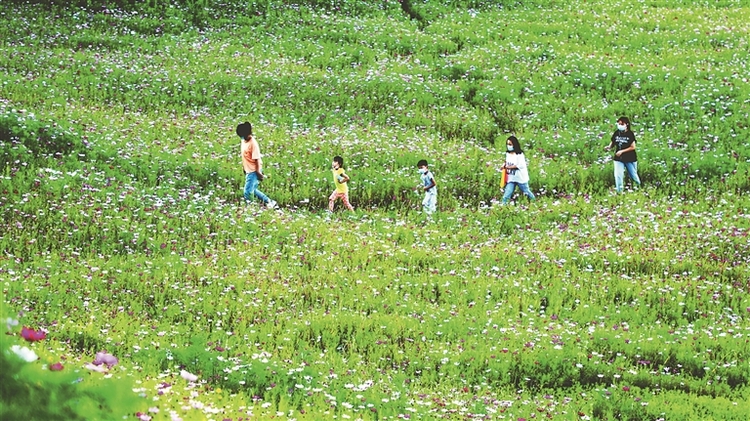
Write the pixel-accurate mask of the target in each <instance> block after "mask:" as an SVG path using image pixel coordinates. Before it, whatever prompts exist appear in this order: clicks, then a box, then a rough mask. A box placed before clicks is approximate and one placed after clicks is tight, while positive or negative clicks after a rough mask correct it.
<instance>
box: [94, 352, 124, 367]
mask: <svg viewBox="0 0 750 421" xmlns="http://www.w3.org/2000/svg"><path fill="white" fill-rule="evenodd" d="M119 362H120V361H119V360H118V359H117V357H115V356H114V355H112V354H107V353H106V352H97V353H96V358H94V365H102V364H105V365H106V366H107V367H112V366H113V365H117V363H119Z"/></svg>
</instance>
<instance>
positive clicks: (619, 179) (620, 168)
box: [615, 161, 625, 193]
mask: <svg viewBox="0 0 750 421" xmlns="http://www.w3.org/2000/svg"><path fill="white" fill-rule="evenodd" d="M624 178H625V164H623V163H622V162H620V161H615V190H617V192H618V193H619V192H621V191H622V184H623V181H624Z"/></svg>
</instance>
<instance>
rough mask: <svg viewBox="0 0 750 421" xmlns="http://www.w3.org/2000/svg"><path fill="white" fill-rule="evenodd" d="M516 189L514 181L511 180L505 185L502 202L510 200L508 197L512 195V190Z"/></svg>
mask: <svg viewBox="0 0 750 421" xmlns="http://www.w3.org/2000/svg"><path fill="white" fill-rule="evenodd" d="M515 190H516V183H515V182H513V181H511V182H510V183H508V184H506V185H505V193H504V194H503V203H508V202H510V198H511V197H513V192H514V191H515Z"/></svg>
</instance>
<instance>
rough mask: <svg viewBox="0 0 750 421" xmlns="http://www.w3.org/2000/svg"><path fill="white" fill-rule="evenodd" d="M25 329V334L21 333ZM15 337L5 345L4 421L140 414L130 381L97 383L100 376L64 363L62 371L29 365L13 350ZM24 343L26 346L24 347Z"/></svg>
mask: <svg viewBox="0 0 750 421" xmlns="http://www.w3.org/2000/svg"><path fill="white" fill-rule="evenodd" d="M19 330H20V329H19ZM15 339H16V338H15V337H11V336H9V335H7V334H6V335H5V336H4V338H3V341H2V345H1V346H0V348H2V349H0V366H2V367H3V370H2V372H1V373H0V418H2V419H8V420H11V419H30V420H40V419H45V420H90V419H101V420H116V419H122V418H123V416H128V415H130V414H134V413H135V412H136V409H137V408H138V407H139V406H141V405H143V402H142V399H141V398H140V397H138V395H137V394H135V393H134V392H133V390H132V389H133V382H132V380H131V379H127V378H122V377H118V378H108V379H102V378H96V377H101V374H99V373H90V372H87V371H82V370H81V369H80V368H77V367H75V362H71V363H68V362H66V361H63V363H64V364H65V365H64V366H60V371H52V370H51V369H50V367H51V366H52V364H43V363H42V362H40V361H39V360H37V361H33V362H26V361H24V360H22V359H21V358H19V357H18V356H17V355H16V353H15V352H13V351H11V346H12V345H15V346H18V347H21V348H26V347H29V348H30V349H31V350H32V351H33V350H36V351H37V352H43V351H42V350H41V349H40V347H38V346H34V344H26V345H17V344H15V342H16V341H15ZM19 343H20V342H19Z"/></svg>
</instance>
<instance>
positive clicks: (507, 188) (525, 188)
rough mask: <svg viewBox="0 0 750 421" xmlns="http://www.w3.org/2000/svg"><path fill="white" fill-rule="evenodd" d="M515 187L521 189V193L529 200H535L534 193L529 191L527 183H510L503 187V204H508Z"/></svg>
mask: <svg viewBox="0 0 750 421" xmlns="http://www.w3.org/2000/svg"><path fill="white" fill-rule="evenodd" d="M516 186H518V188H519V189H521V192H522V193H523V194H525V195H526V196H528V197H529V199H530V200H536V197H535V196H534V193H532V192H531V189H529V183H516V182H515V181H511V182H509V183H508V184H506V185H505V194H503V203H508V202H510V198H511V197H513V192H514V191H515V190H516Z"/></svg>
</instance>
